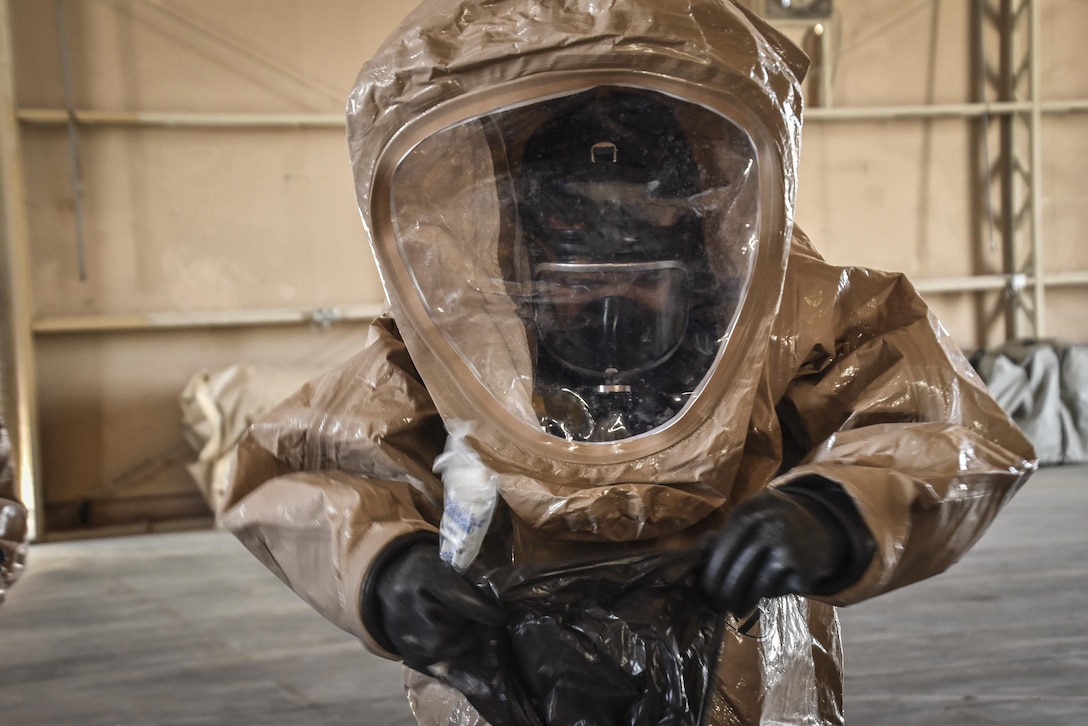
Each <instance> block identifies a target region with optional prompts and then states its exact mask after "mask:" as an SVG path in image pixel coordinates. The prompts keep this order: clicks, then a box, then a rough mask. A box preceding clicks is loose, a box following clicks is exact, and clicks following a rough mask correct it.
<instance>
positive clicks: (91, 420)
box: [8, 0, 1088, 538]
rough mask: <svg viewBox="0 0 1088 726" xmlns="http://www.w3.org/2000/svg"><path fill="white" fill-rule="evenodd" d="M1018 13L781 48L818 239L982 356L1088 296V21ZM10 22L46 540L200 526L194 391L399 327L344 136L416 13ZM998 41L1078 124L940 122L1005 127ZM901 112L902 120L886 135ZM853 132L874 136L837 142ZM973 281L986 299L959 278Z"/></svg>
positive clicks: (349, 10) (194, 2) (194, 7)
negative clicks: (799, 86)
mask: <svg viewBox="0 0 1088 726" xmlns="http://www.w3.org/2000/svg"><path fill="white" fill-rule="evenodd" d="M751 4H753V5H757V6H761V5H762V3H761V2H757V1H756V0H753V2H752V3H751ZM1000 4H1001V3H1000V2H996V0H993V1H990V2H980V3H975V2H969V1H968V0H963V1H959V0H957V1H955V2H949V1H947V0H946V1H945V2H941V0H918V1H916V2H902V1H900V0H836V1H835V3H834V6H835V12H834V14H833V15H832V16H831V17H830V18H828V19H824V20H821V21H819V23H820V24H819V26H818V27H817V25H816V22H815V21H806V22H799V23H797V22H790V23H783V24H782V27H783V28H784V29H785V30H786V32H787V33H788V34H790V35H792V36H793V37H795V38H796V39H797V40H798V41H799V42H801V43H803V44H804V45H805V47H806V48H808V49H809V50H810V52H811V53H812V55H813V57H814V61H815V67H814V70H813V73H812V76H811V79H810V80H809V82H808V86H809V96H810V110H809V112H808V118H807V122H806V130H805V135H804V149H803V157H802V174H801V180H800V197H799V199H798V207H797V212H798V214H797V219H798V221H799V223H800V225H801V226H802V228H804V229H805V230H806V231H807V232H808V233H809V234H810V235H811V236H812V238H813V241H814V243H815V244H816V246H817V247H818V248H819V249H820V250H821V251H822V252H823V253H824V254H825V255H826V256H827V257H828V258H829V259H830V260H831V261H833V262H835V263H841V264H858V265H866V266H873V267H877V268H882V269H890V270H901V271H904V272H906V273H908V274H909V275H910V276H911V277H912V279H915V280H916V282H917V283H918V285H919V287H920V288H921V289H922V290H923V291H924V292H925V294H926V296H927V299H928V300H929V301H930V303H931V304H932V306H933V307H934V309H935V310H936V311H937V313H938V315H940V316H941V318H942V319H943V320H944V322H945V324H946V325H947V327H949V329H950V331H951V333H952V335H953V336H954V337H955V338H956V339H957V340H958V341H959V342H960V343H961V344H962V345H963V346H964V347H965V348H968V349H974V348H977V347H981V346H987V345H993V344H996V343H999V342H1002V341H1003V340H1005V338H1006V337H1008V335H1009V334H1010V332H1016V333H1018V334H1022V335H1034V334H1035V333H1036V332H1037V330H1036V328H1037V327H1039V326H1036V325H1033V324H1032V321H1031V318H1030V316H1029V315H1027V314H1025V313H1024V312H1023V310H1022V309H1014V310H1013V312H1012V313H1011V314H1009V309H1010V308H1009V305H1008V302H1009V300H1010V299H1019V298H1017V296H1015V295H1014V296H1013V297H1012V298H1010V297H1009V296H1008V295H1007V294H1006V292H1005V291H1004V289H1003V285H1004V282H1003V280H1004V278H1001V279H999V280H998V281H997V282H993V279H996V278H995V276H997V277H1000V276H1004V277H1008V276H1009V275H1010V274H1011V273H1015V272H1026V273H1027V274H1028V277H1029V280H1028V281H1029V283H1030V282H1031V281H1032V280H1035V279H1036V278H1038V276H1037V275H1035V274H1034V273H1035V270H1032V269H1026V268H1025V265H1026V264H1029V263H1030V259H1029V255H1028V253H1029V252H1030V250H1031V249H1037V250H1041V251H1042V253H1043V256H1042V258H1041V270H1042V271H1043V272H1045V273H1054V274H1058V275H1059V276H1060V275H1069V273H1078V274H1082V273H1084V271H1088V246H1085V245H1083V244H1081V243H1080V231H1081V229H1082V228H1083V227H1084V225H1085V222H1088V211H1086V210H1088V205H1086V204H1085V201H1086V200H1085V195H1086V191H1085V190H1086V189H1088V170H1086V169H1085V167H1084V165H1083V163H1082V160H1083V159H1084V158H1085V152H1086V151H1088V148H1086V147H1088V114H1086V113H1083V112H1082V111H1083V110H1084V109H1085V107H1086V105H1085V103H1084V101H1083V99H1086V98H1088V75H1086V74H1084V73H1083V72H1082V69H1083V68H1085V67H1086V66H1088V48H1086V47H1085V43H1084V42H1083V38H1082V29H1083V28H1085V27H1088V3H1083V2H1081V1H1080V0H1036V2H1035V4H1036V5H1037V6H1038V17H1039V18H1040V26H1039V36H1038V38H1037V41H1038V42H1035V43H1034V44H1032V37H1031V35H1030V34H1029V33H1028V32H1027V31H1026V30H1023V27H1024V23H1023V22H1021V23H1020V26H1019V27H1020V28H1021V29H1020V30H1015V31H1013V32H1006V33H1005V36H1002V34H1001V28H1000V27H998V25H997V24H995V22H994V18H996V17H998V16H999V12H998V10H997V9H995V8H998V7H999V6H1000ZM8 7H9V14H10V26H11V37H12V40H11V48H10V55H11V59H12V62H13V67H14V98H13V103H14V106H15V107H16V108H17V109H18V112H17V117H18V121H19V123H18V126H17V133H18V138H19V147H18V148H19V150H20V152H21V155H22V167H23V170H24V173H23V181H24V185H25V205H26V214H27V216H26V219H27V228H28V233H27V240H26V249H27V250H28V251H29V260H28V263H27V267H28V268H29V269H28V272H29V282H30V292H29V298H30V299H29V301H28V302H29V305H30V307H31V308H32V311H31V312H30V316H31V323H30V325H31V329H32V333H31V342H30V346H31V347H32V351H31V353H32V356H31V361H32V367H33V374H34V381H35V383H34V391H35V392H36V394H35V400H34V403H35V404H36V406H37V416H36V418H37V438H36V441H35V443H36V449H37V452H38V457H39V459H38V463H39V466H38V467H37V469H38V471H37V474H38V481H39V483H40V492H39V494H40V496H39V501H38V503H37V504H38V506H37V509H38V516H39V523H40V524H41V530H42V531H41V532H40V533H39V535H40V536H44V537H53V538H56V537H68V536H83V535H86V534H91V533H104V532H116V531H131V530H144V529H155V528H168V527H179V526H197V525H199V526H203V525H206V524H208V523H209V522H210V521H211V520H210V512H209V510H208V507H207V505H206V504H205V503H204V500H203V498H202V497H201V495H200V494H199V492H198V491H197V489H196V487H195V485H194V484H193V482H192V481H191V479H190V478H189V476H188V474H187V472H186V471H185V465H186V463H187V462H189V461H191V460H192V459H193V453H192V451H191V450H190V449H189V448H188V446H187V445H186V444H185V442H184V440H183V438H182V432H181V426H180V420H179V408H178V396H179V394H180V393H181V391H182V389H183V388H184V386H185V384H186V382H187V381H188V380H189V379H190V378H191V377H192V376H194V375H197V374H199V373H201V372H202V371H214V370H217V369H219V368H222V367H224V366H227V365H229V364H232V363H236V362H242V363H254V364H259V365H265V366H268V365H272V366H317V367H321V366H331V365H333V364H334V363H335V362H337V361H339V360H342V359H343V358H345V357H346V356H348V355H350V354H352V353H354V352H355V351H356V350H357V349H358V347H359V345H360V344H361V341H360V340H359V335H360V327H359V323H358V321H359V320H362V319H365V318H366V317H367V316H368V315H371V314H374V313H375V312H377V311H378V310H380V306H381V301H382V292H381V289H380V284H379V281H378V278H377V275H376V273H375V270H374V267H373V264H372V262H371V260H370V253H369V250H368V247H367V243H366V240H365V237H364V234H363V230H362V228H361V225H360V223H359V217H358V211H357V209H356V206H355V200H354V191H353V186H352V180H351V172H350V169H349V167H348V163H347V151H346V145H345V143H344V132H343V124H342V109H343V106H344V102H345V100H346V97H347V93H348V91H349V89H350V87H351V85H352V82H353V81H354V77H355V75H356V73H357V72H358V70H359V68H360V66H361V65H362V63H363V62H364V61H365V60H366V58H368V57H369V56H370V54H371V53H372V52H373V50H374V49H375V48H376V47H377V45H378V44H379V43H380V41H381V39H382V38H383V37H384V36H385V35H386V34H387V33H388V32H389V31H390V30H391V29H392V28H393V27H394V25H395V23H396V22H397V21H399V19H400V18H401V17H402V16H403V14H404V13H405V12H406V11H407V9H408V6H406V5H404V6H401V5H397V4H394V3H388V2H379V1H378V0H308V1H307V2H300V1H298V0H85V1H83V2H65V3H63V7H64V14H63V22H62V23H58V16H57V13H56V5H55V4H54V3H47V2H38V1H35V0H8ZM978 8H982V10H981V11H980V10H979V9H978ZM979 12H982V13H983V15H981V16H980V15H978V13H979ZM1025 17H1026V16H1025ZM980 18H981V21H980V20H979V19H980ZM977 28H982V32H981V33H979V32H976V29H977ZM1006 30H1008V29H1006ZM62 36H63V40H64V42H63V43H62ZM1002 37H1011V38H1012V39H1013V41H1014V42H1013V43H1012V46H1007V50H1008V49H1010V48H1011V50H1014V51H1016V52H1015V54H1014V55H1016V56H1017V57H1020V55H1022V54H1023V52H1024V49H1025V48H1029V49H1034V51H1035V53H1036V55H1035V56H1034V66H1035V67H1036V68H1037V73H1038V75H1037V78H1038V87H1037V88H1036V89H1034V96H1033V97H1037V100H1038V99H1042V100H1045V101H1072V102H1073V103H1072V104H1071V106H1072V109H1073V110H1072V111H1069V110H1066V111H1062V112H1059V111H1056V110H1053V109H1050V110H1048V111H1047V112H1046V113H1045V114H1038V113H1037V115H1036V116H1035V117H1034V119H1033V118H1032V117H1031V116H1030V113H1031V112H1024V113H1020V114H1018V115H1015V116H1010V115H1008V114H1004V115H1002V114H1001V113H998V112H995V113H994V114H987V115H981V114H979V113H974V115H969V116H964V115H955V114H952V113H950V112H949V113H934V112H932V111H933V109H939V108H944V107H950V106H954V105H962V104H969V103H972V102H979V101H983V100H985V101H990V102H996V101H1002V100H1007V99H1002V98H999V95H998V94H999V93H1000V89H998V87H997V85H998V84H996V83H995V81H994V78H995V77H996V76H997V75H999V70H1000V65H1001V39H1002ZM62 49H63V52H62ZM65 54H66V55H67V62H64V56H65ZM980 70H985V71H986V72H987V73H988V74H989V75H988V76H987V75H986V74H983V73H980ZM979 79H982V80H979ZM66 80H67V82H66ZM1029 80H1030V79H1029ZM66 85H67V87H68V89H69V92H68V93H66V92H65V88H66ZM1025 86H1027V87H1029V90H1028V93H1029V95H1031V94H1032V89H1030V84H1025V83H1020V84H1019V87H1020V88H1021V89H1023V88H1024V87H1025ZM888 107H893V109H892V111H894V110H895V109H898V112H895V113H893V112H891V111H889V112H887V113H883V112H880V109H886V110H887V108H888ZM919 108H922V109H923V110H924V109H925V108H929V109H930V111H931V112H930V113H920V112H918V109H919ZM66 109H71V110H73V111H74V114H73V115H72V116H70V115H69V114H68V113H67V112H66ZM849 109H862V110H866V109H867V110H868V111H870V112H871V113H870V114H869V115H868V116H863V117H860V118H851V119H844V118H842V116H843V115H848V114H847V111H846V110H849ZM72 119H74V123H69V121H70V120H72ZM1002 119H1010V120H1009V121H1007V122H1006V121H1003V120H1002ZM1033 120H1034V121H1035V122H1036V128H1037V129H1039V130H1040V131H1041V137H1040V139H1041V155H1039V156H1037V157H1032V156H1031V154H1032V148H1033V147H1032V145H1031V136H1030V134H1029V133H1028V131H1030V128H1029V123H1030V122H1032V121H1033ZM1003 124H1005V125H1004V126H1003ZM1003 134H1006V135H1005V136H1003ZM73 140H74V141H75V144H74V146H73ZM73 148H75V149H76V152H77V153H76V155H75V156H73V153H72V150H73ZM1010 152H1013V156H1015V157H1016V158H1017V159H1019V160H1021V161H1022V160H1024V159H1028V160H1031V159H1032V158H1035V160H1036V161H1039V162H1041V163H1040V164H1039V165H1038V166H1037V167H1035V168H1032V169H1029V171H1030V172H1031V174H1034V175H1037V176H1034V177H1032V176H1031V174H1029V175H1028V176H1025V175H1024V174H1023V173H1021V172H1017V179H1016V180H1015V181H1014V183H1013V184H1011V185H1007V186H1006V187H1002V185H1001V181H1000V180H1001V174H1000V163H1006V165H1009V164H1011V163H1012V161H1013V159H1012V157H1010ZM73 159H75V160H76V161H77V162H78V175H74V167H73ZM76 176H78V179H79V181H80V183H79V185H78V187H77V185H76V184H75V183H74V179H75V178H76ZM1033 179H1034V180H1041V182H1042V186H1041V187H1039V186H1036V187H1032V186H1031V182H1032V181H1033ZM77 188H78V189H79V190H80V191H79V193H78V194H77ZM1040 188H1041V190H1042V192H1043V193H1042V196H1041V197H1040V198H1039V199H1038V200H1037V208H1036V211H1037V212H1038V214H1039V219H1040V223H1039V225H1038V226H1036V227H1034V228H1032V227H1031V226H1030V225H1026V224H1021V225H1020V226H1019V227H1017V228H1016V230H1015V231H1016V234H1015V235H1011V236H1010V235H1008V234H1004V233H1005V232H1006V231H1007V229H1012V228H1011V227H1009V228H1007V227H1006V226H1005V223H1006V222H1007V221H1008V222H1013V221H1017V220H1019V221H1020V222H1024V220H1027V219H1028V216H1027V215H1025V214H1024V213H1023V209H1024V198H1025V197H1027V196H1028V195H1029V194H1028V193H1029V192H1031V191H1032V190H1033V189H1040ZM1009 190H1011V191H1009ZM1006 192H1008V194H1013V193H1015V194H1014V196H1015V195H1019V196H1018V197H1017V198H1015V199H1014V198H1012V197H1009V198H1003V196H1002V195H1003V193H1006ZM1029 201H1030V200H1029ZM1003 202H1007V203H1008V204H1006V205H1005V206H1003ZM1009 209H1015V210H1020V212H1015V211H1014V212H1009V211H1007V210H1009ZM1014 218H1015V219H1014ZM1012 237H1015V239H1012ZM1044 242H1045V245H1044V244H1043V243H1044ZM1010 246H1016V250H1015V251H1014V252H1011V253H1010V251H1009V249H1010ZM966 277H977V278H979V280H982V281H984V282H985V281H986V280H989V282H985V284H982V282H980V283H978V284H975V285H972V284H969V283H967V284H961V283H959V282H956V281H955V280H954V279H953V278H955V279H958V278H966ZM1073 277H1074V278H1076V274H1074V275H1073ZM991 278H993V279H991ZM1058 282H1059V283H1060V284H1055V285H1054V286H1053V287H1048V288H1047V289H1046V291H1045V307H1042V308H1041V309H1040V311H1039V312H1040V315H1039V316H1037V317H1038V321H1037V322H1038V323H1040V324H1041V328H1042V330H1043V332H1045V333H1046V334H1047V335H1053V336H1058V337H1062V338H1065V339H1069V340H1073V341H1077V342H1084V341H1086V340H1088V325H1086V323H1088V287H1085V286H1083V285H1081V284H1079V283H1075V282H1070V281H1069V280H1066V281H1065V282H1064V283H1062V282H1061V280H1059V281H1058ZM927 286H928V287H927ZM946 288H948V289H947V290H946ZM1028 292H1031V290H1030V289H1029V290H1028ZM1027 299H1028V301H1029V302H1031V303H1034V302H1035V301H1036V300H1037V299H1038V298H1031V297H1028V298H1027ZM330 316H331V317H332V318H334V319H336V318H338V319H339V322H332V323H331V324H329V323H328V322H327V321H328V319H329V317H330Z"/></svg>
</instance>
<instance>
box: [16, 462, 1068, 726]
mask: <svg viewBox="0 0 1088 726" xmlns="http://www.w3.org/2000/svg"><path fill="white" fill-rule="evenodd" d="M842 619H843V626H844V630H845V636H844V640H845V647H846V656H847V684H846V686H847V693H846V704H847V715H848V723H850V724H854V725H857V726H883V725H887V726H892V725H894V726H912V725H913V724H925V726H975V725H979V726H981V725H984V724H985V725H993V724H1004V725H1007V726H1013V725H1014V724H1015V725H1017V726H1036V725H1040V724H1043V725H1046V726H1074V725H1075V726H1083V725H1084V724H1088V467H1061V468H1050V469H1044V470H1043V471H1041V472H1040V473H1039V474H1038V475H1036V477H1035V478H1034V479H1032V481H1031V482H1029V484H1028V486H1027V488H1025V489H1024V490H1023V491H1022V492H1021V494H1020V495H1019V496H1018V497H1017V499H1015V500H1014V501H1013V502H1012V503H1011V504H1010V506H1009V508H1008V509H1007V510H1006V511H1005V512H1004V513H1003V515H1002V517H1001V518H1000V519H999V520H998V521H997V523H996V524H995V525H994V527H993V528H992V529H991V530H990V531H989V532H988V533H987V534H986V536H985V537H984V538H983V540H982V541H981V542H980V543H979V544H978V546H976V547H975V549H974V550H972V551H971V552H970V553H969V554H968V555H967V557H965V558H964V560H963V561H962V562H960V563H959V564H957V565H956V566H955V567H953V568H952V569H951V570H950V571H949V572H948V573H946V574H944V575H941V576H939V577H936V578H933V579H932V580H929V581H927V582H925V583H920V584H918V585H915V586H913V587H910V588H906V589H904V590H902V591H899V592H896V593H891V594H889V595H886V596H884V597H882V598H878V599H876V600H873V601H870V602H868V603H864V604H861V605H856V606H853V607H851V608H847V609H845V610H844V611H843V613H842ZM414 723H415V722H414V719H413V718H412V716H411V714H410V713H409V710H408V707H407V705H406V702H405V700H404V696H403V693H402V689H401V685H400V666H399V665H397V664H394V663H390V662H387V661H382V660H380V659H377V658H374V657H372V656H370V655H368V654H367V653H365V652H364V651H363V650H362V649H361V647H360V646H359V645H358V644H357V643H356V642H355V641H354V640H353V639H352V638H351V637H350V636H347V635H346V634H344V633H342V632H341V631H339V630H337V629H336V628H335V627H333V626H332V625H330V624H328V623H327V622H325V621H324V620H323V619H322V618H320V617H319V616H317V615H316V614H315V613H314V612H313V611H311V610H310V609H309V607H308V606H307V605H305V604H304V603H303V602H302V601H301V600H299V599H298V598H297V597H295V596H294V594H292V593H291V592H290V591H288V590H287V589H286V588H285V587H284V586H283V585H282V584H280V582H279V581H278V580H276V579H275V578H274V577H273V576H272V575H271V574H269V573H268V572H267V571H266V570H265V569H264V568H263V567H262V566H261V565H260V564H259V563H257V561H256V560H255V559H253V558H252V557H251V556H250V555H249V554H248V553H247V552H245V551H244V550H243V549H242V548H241V546H240V545H238V544H237V543H236V541H235V540H234V539H233V538H232V537H231V536H230V535H228V534H226V533H223V532H214V531H212V532H193V533H184V534H160V535H153V536H146V537H129V538H119V539H104V540H90V541H82V542H70V543H55V544H44V545H38V546H35V547H34V548H33V549H32V551H31V555H30V563H29V569H28V570H27V572H26V574H25V576H24V578H23V579H22V580H21V581H20V582H19V583H18V584H17V585H16V586H15V587H14V588H13V589H12V591H11V592H10V593H9V598H8V601H7V602H6V603H5V604H4V605H3V606H2V607H0V724H10V725H11V726H68V725H69V724H71V725H73V726H74V725H75V724H78V725H79V726H95V725H97V724H103V725H116V724H121V725H128V724H141V725H143V724H254V725H258V724H269V725H277V724H292V725H295V724H313V725H315V726H331V725H333V724H355V725H358V724H364V725H380V726H410V725H411V724H414Z"/></svg>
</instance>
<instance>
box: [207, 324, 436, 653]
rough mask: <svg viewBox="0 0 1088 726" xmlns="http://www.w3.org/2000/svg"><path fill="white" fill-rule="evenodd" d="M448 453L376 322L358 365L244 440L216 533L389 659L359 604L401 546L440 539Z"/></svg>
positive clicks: (408, 369) (305, 391)
mask: <svg viewBox="0 0 1088 726" xmlns="http://www.w3.org/2000/svg"><path fill="white" fill-rule="evenodd" d="M444 441H445V431H444V429H443V427H442V423H441V420H440V418H439V416H438V414H437V412H436V411H435V409H434V406H433V404H432V402H431V399H430V396H429V395H428V393H427V391H426V390H425V389H424V387H423V384H422V383H421V382H420V380H419V378H418V375H417V374H416V372H415V368H414V366H413V365H412V363H411V360H410V359H409V357H408V354H407V351H406V350H405V349H404V345H403V343H402V342H401V340H400V338H399V336H398V335H397V333H396V329H395V326H394V324H393V322H392V321H391V320H390V319H380V320H378V321H376V322H375V323H374V324H373V325H372V326H371V328H370V331H369V336H368V341H367V345H366V347H365V349H364V350H363V352H362V353H360V354H359V355H357V356H356V357H355V358H353V359H352V360H350V361H348V362H347V363H346V364H344V365H343V366H341V367H340V368H338V369H336V370H333V371H331V372H329V373H327V374H325V375H323V376H321V377H319V378H317V379H315V380H313V381H311V382H309V383H307V384H306V385H305V386H303V387H302V388H301V389H300V390H299V391H298V392H296V393H295V394H294V395H293V396H292V397H291V398H289V399H288V400H287V401H285V402H284V403H282V404H281V405H280V406H278V407H277V408H276V409H274V410H273V411H271V412H269V414H268V415H266V416H265V417H264V418H263V419H261V420H260V421H258V422H256V423H254V424H253V425H252V426H251V427H250V428H249V430H248V431H247V433H246V434H245V435H244V436H243V438H242V440H241V442H240V443H239V446H238V454H237V460H236V462H235V468H234V472H233V475H232V477H231V482H230V486H229V488H228V491H227V496H226V498H225V500H224V503H223V507H222V511H221V521H222V523H223V525H224V526H225V527H226V528H227V529H229V530H231V531H232V532H233V533H234V534H235V535H236V536H237V537H238V538H239V540H241V542H242V543H243V544H244V545H245V546H246V547H247V548H248V549H249V550H250V551H251V552H252V553H253V554H254V555H256V556H257V558H258V559H260V560H261V562H263V563H264V564H265V565H266V566H267V567H268V568H269V569H270V570H271V571H272V572H273V573H275V574H276V575H277V576H278V577H279V578H280V579H281V580H283V581H284V582H285V583H286V584H287V585H288V586H289V587H290V588H291V589H292V590H294V591H295V592H296V593H297V594H298V595H299V596H301V597H302V598H303V599H304V600H306V601H307V602H309V603H310V604H311V605H312V606H313V607H314V608H315V609H316V610H317V611H318V612H320V613H321V614H322V615H324V616H325V617H326V618H328V619H329V620H330V621H332V622H333V623H335V624H336V625H338V626H339V627H341V628H342V629H344V630H346V631H348V632H350V633H352V634H354V635H356V636H358V637H359V638H360V639H361V640H362V641H363V643H364V644H365V645H366V646H367V647H368V648H369V649H370V650H372V651H374V652H376V653H378V654H380V655H384V656H387V657H392V656H391V654H389V653H388V652H386V651H384V650H383V649H382V648H381V646H380V645H379V643H378V641H377V640H376V639H375V637H374V636H373V634H371V633H370V632H368V631H367V628H366V626H365V624H364V623H363V620H362V616H361V613H360V592H361V588H362V585H363V582H364V580H365V579H366V576H367V572H368V571H369V570H370V568H371V566H372V565H373V564H374V563H375V562H376V561H377V560H378V559H379V558H380V557H381V555H382V552H383V550H385V549H386V548H387V547H388V546H389V545H390V544H391V543H392V542H393V541H394V540H398V539H401V538H404V537H412V536H419V535H420V534H421V533H430V534H434V533H437V529H438V527H437V524H438V521H439V518H440V517H441V507H442V491H441V484H440V482H439V481H438V480H437V479H436V478H435V476H434V474H433V473H432V472H431V466H432V464H433V462H434V458H435V456H437V454H438V453H439V452H440V451H441V449H442V446H443V443H444ZM435 536H436V535H435Z"/></svg>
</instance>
